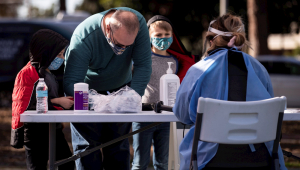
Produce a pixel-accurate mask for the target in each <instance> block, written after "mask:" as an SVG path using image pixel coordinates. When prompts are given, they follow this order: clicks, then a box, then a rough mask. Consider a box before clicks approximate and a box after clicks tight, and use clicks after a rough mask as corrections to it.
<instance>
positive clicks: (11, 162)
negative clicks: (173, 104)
mask: <svg viewBox="0 0 300 170" xmlns="http://www.w3.org/2000/svg"><path fill="white" fill-rule="evenodd" d="M10 131H11V109H9V108H7V109H3V108H2V109H1V108H0V170H26V164H25V153H24V149H14V148H12V147H10V146H9V141H10ZM299 132H300V122H284V123H283V128H282V133H283V137H282V140H281V147H282V148H283V149H284V150H286V151H291V152H292V153H293V154H294V155H296V156H298V157H300V133H299ZM64 133H65V136H66V139H67V141H68V142H69V146H70V148H71V149H72V145H71V133H70V126H69V124H68V123H65V129H64ZM129 141H130V143H132V138H130V139H129ZM132 153H133V151H132V147H131V159H132V155H133V154H132ZM151 154H152V152H151ZM151 158H152V155H151ZM285 162H286V164H287V165H289V166H290V167H289V168H288V169H289V170H300V162H298V161H295V160H294V159H293V158H285ZM151 164H152V160H151V162H150V164H149V168H148V170H153V167H152V166H151Z"/></svg>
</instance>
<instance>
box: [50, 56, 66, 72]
mask: <svg viewBox="0 0 300 170" xmlns="http://www.w3.org/2000/svg"><path fill="white" fill-rule="evenodd" d="M63 62H64V59H62V58H59V57H56V58H55V59H54V60H53V61H52V62H51V64H50V66H49V67H48V69H49V70H57V69H58V68H59V67H60V66H61V65H62V63H63Z"/></svg>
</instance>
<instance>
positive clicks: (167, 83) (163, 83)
mask: <svg viewBox="0 0 300 170" xmlns="http://www.w3.org/2000/svg"><path fill="white" fill-rule="evenodd" d="M168 64H169V68H168V70H167V74H164V75H163V76H161V78H160V88H159V93H160V101H162V102H163V103H164V105H167V106H174V104H175V101H176V93H177V90H178V88H179V86H180V80H179V77H178V76H177V75H176V74H174V73H173V70H172V69H171V64H173V62H168Z"/></svg>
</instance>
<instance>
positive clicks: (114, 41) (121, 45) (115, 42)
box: [109, 25, 132, 48]
mask: <svg viewBox="0 0 300 170" xmlns="http://www.w3.org/2000/svg"><path fill="white" fill-rule="evenodd" d="M109 27H110V36H111V39H112V41H113V43H114V44H115V45H116V46H118V47H120V48H128V47H130V46H131V45H132V44H131V45H123V44H120V43H118V42H117V41H116V40H115V38H114V34H113V32H112V29H111V26H110V25H109Z"/></svg>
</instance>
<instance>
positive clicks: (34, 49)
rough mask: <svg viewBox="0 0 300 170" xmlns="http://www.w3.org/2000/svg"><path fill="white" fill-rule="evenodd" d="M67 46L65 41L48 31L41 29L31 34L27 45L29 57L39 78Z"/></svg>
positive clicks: (57, 34) (58, 35)
mask: <svg viewBox="0 0 300 170" xmlns="http://www.w3.org/2000/svg"><path fill="white" fill-rule="evenodd" d="M68 44H69V41H68V40H67V39H65V38H64V37H63V36H62V35H60V34H59V33H57V32H54V31H52V30H50V29H41V30H39V31H37V32H36V33H34V34H33V36H32V38H31V40H30V44H29V57H30V62H31V64H32V65H33V66H34V67H35V68H36V70H37V71H38V73H39V76H40V77H44V76H45V74H44V72H45V69H46V68H48V67H49V65H50V64H51V62H52V61H53V60H54V59H55V57H56V56H57V55H58V54H59V53H60V52H61V51H62V50H63V49H64V48H66V46H67V45H68Z"/></svg>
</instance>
